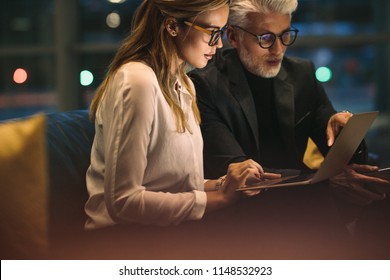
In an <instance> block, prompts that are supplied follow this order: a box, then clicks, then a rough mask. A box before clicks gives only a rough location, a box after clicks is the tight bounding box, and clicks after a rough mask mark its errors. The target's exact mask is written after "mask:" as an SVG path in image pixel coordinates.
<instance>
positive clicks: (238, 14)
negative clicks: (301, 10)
mask: <svg viewBox="0 0 390 280" xmlns="http://www.w3.org/2000/svg"><path fill="white" fill-rule="evenodd" d="M297 7H298V0H232V1H231V4H230V15H229V23H230V24H231V25H246V24H247V14H249V13H263V14H269V13H272V12H276V13H281V14H289V15H291V14H292V13H293V12H294V11H295V10H296V8H297Z"/></svg>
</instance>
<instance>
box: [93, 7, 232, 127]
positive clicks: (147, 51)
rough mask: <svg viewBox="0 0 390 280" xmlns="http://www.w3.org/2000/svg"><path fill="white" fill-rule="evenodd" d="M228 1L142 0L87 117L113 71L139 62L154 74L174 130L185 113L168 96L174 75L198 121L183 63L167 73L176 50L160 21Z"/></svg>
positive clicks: (192, 14) (181, 124)
mask: <svg viewBox="0 0 390 280" xmlns="http://www.w3.org/2000/svg"><path fill="white" fill-rule="evenodd" d="M228 3H229V0H196V1H194V0H144V1H143V2H142V3H141V4H140V6H139V7H138V9H137V10H136V12H135V14H134V17H133V22H132V30H131V34H130V36H128V37H127V38H126V39H125V40H124V42H123V44H122V45H121V47H120V48H119V50H118V51H117V53H116V55H115V57H114V59H113V61H112V62H111V64H110V66H109V69H108V73H107V76H106V77H105V79H104V80H103V82H102V83H101V84H100V86H99V87H98V89H97V92H96V95H95V96H94V98H93V100H92V103H91V107H90V117H91V118H95V116H96V111H97V109H98V107H99V104H100V102H101V100H102V98H103V96H104V93H105V92H106V88H107V86H108V84H109V83H110V81H111V78H112V77H113V75H114V74H115V73H116V71H117V70H118V69H119V68H120V67H121V66H122V65H123V64H125V63H127V62H130V61H142V62H144V63H146V64H148V65H149V66H150V67H151V68H152V69H153V70H154V72H155V73H156V76H157V79H158V82H159V85H160V87H161V91H162V93H163V95H164V97H165V99H166V101H167V102H168V104H169V106H170V107H171V109H172V111H173V113H174V115H175V117H176V126H177V131H179V132H184V131H185V130H186V129H187V121H186V118H185V115H184V113H183V111H182V109H181V107H180V106H179V104H177V103H176V102H175V99H174V98H173V97H172V90H173V85H174V82H175V81H176V79H177V77H179V79H180V80H181V81H182V82H183V84H184V86H185V87H186V89H187V90H188V91H189V92H190V94H191V95H192V96H193V102H192V108H193V112H194V115H195V118H196V119H197V120H198V122H200V114H199V110H198V107H197V105H196V99H195V94H194V92H193V90H192V89H191V86H190V83H189V80H188V79H189V78H188V76H187V74H186V73H185V69H184V68H185V65H181V66H180V67H179V68H178V69H177V73H171V69H172V66H173V65H176V64H177V60H176V59H177V57H178V53H177V49H176V46H175V44H174V43H173V40H172V37H170V36H169V34H168V32H166V30H165V26H164V21H165V19H166V18H167V17H168V16H171V17H174V18H175V19H178V20H180V19H188V18H192V17H196V16H198V15H199V14H201V13H202V12H204V11H210V10H214V9H218V8H220V7H223V6H225V5H226V4H228Z"/></svg>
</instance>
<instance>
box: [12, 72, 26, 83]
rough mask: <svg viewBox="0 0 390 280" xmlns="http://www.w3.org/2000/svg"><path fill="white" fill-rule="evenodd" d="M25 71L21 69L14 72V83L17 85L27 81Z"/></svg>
mask: <svg viewBox="0 0 390 280" xmlns="http://www.w3.org/2000/svg"><path fill="white" fill-rule="evenodd" d="M27 76H28V75H27V71H26V70H24V69H23V68H18V69H16V70H15V72H14V82H15V83H17V84H23V83H24V82H25V81H27Z"/></svg>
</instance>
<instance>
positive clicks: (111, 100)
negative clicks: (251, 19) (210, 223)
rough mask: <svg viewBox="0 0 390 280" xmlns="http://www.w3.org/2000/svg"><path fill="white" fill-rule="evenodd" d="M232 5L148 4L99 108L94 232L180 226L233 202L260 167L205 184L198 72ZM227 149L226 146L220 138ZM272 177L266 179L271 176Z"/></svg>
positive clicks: (246, 166)
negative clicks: (192, 71)
mask: <svg viewBox="0 0 390 280" xmlns="http://www.w3.org/2000/svg"><path fill="white" fill-rule="evenodd" d="M228 2H229V1H228V0H214V1H212V0H199V1H193V0H181V1H179V0H148V1H143V3H142V4H141V5H140V7H139V8H138V10H137V12H136V14H135V17H134V20H133V30H132V33H131V35H130V36H129V37H128V38H127V39H126V40H125V41H124V43H123V44H122V46H121V47H120V49H119V50H118V52H117V54H116V56H115V58H114V60H113V62H112V63H111V65H110V68H109V71H108V75H107V77H106V79H105V80H104V81H103V83H102V84H101V86H100V87H99V88H98V90H97V94H96V96H95V98H94V100H93V101H92V104H91V115H92V117H93V118H94V119H95V128H96V135H95V139H94V143H93V147H92V155H91V166H90V168H89V169H88V171H87V187H88V192H89V200H88V201H87V203H86V207H85V209H86V213H87V215H88V220H87V222H86V225H85V227H86V228H87V229H96V228H102V227H106V226H110V225H114V224H134V223H136V224H150V225H170V224H179V223H181V222H183V221H186V220H198V219H201V218H202V217H203V215H204V213H207V212H209V211H212V210H215V209H219V208H222V207H224V206H227V205H229V204H232V203H233V202H235V201H236V200H237V199H238V198H239V194H238V192H236V191H235V190H236V189H237V188H239V187H242V186H244V185H245V182H246V181H247V180H249V179H252V180H253V179H254V178H259V177H260V174H262V168H261V166H260V165H258V164H257V163H255V162H253V161H250V160H248V161H245V162H243V163H239V164H231V165H230V166H229V169H228V172H227V175H226V177H224V178H220V179H218V180H208V181H204V179H203V158H202V148H203V142H202V137H201V133H200V129H199V122H200V118H199V112H198V109H197V106H196V100H195V93H194V87H193V84H192V82H191V81H190V79H189V78H188V77H187V75H186V73H185V68H186V66H187V65H188V64H189V65H191V66H192V67H197V68H200V67H204V66H206V64H207V62H208V61H209V60H210V59H211V58H212V57H213V55H214V54H215V52H216V48H221V47H222V40H221V36H222V35H223V32H224V31H225V29H226V27H227V25H226V22H227V18H228V13H229V7H228ZM221 141H222V139H221ZM266 176H267V175H266Z"/></svg>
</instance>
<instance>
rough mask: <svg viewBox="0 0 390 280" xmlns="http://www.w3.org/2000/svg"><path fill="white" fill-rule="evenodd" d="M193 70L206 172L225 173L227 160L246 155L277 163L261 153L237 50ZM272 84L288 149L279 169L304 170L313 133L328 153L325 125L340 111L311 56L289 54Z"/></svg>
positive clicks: (223, 52) (209, 174)
mask: <svg viewBox="0 0 390 280" xmlns="http://www.w3.org/2000/svg"><path fill="white" fill-rule="evenodd" d="M189 75H190V77H191V79H192V80H193V82H194V84H195V88H196V93H197V100H198V106H199V110H200V113H201V117H202V123H201V129H202V134H203V139H204V167H205V177H206V178H215V177H218V176H221V175H223V174H225V173H226V170H227V166H228V165H229V163H231V162H238V161H242V160H244V159H247V158H252V159H254V160H255V161H257V162H259V163H260V164H261V165H262V166H263V167H266V168H267V167H268V168H275V166H267V165H266V162H267V159H265V158H262V156H261V155H260V154H259V139H258V137H259V133H258V132H259V129H260V128H259V127H258V125H257V116H256V110H255V105H254V101H253V98H252V94H251V92H250V88H249V85H248V82H247V79H246V76H245V74H244V70H243V66H242V65H241V62H240V61H239V58H238V55H237V53H236V50H235V49H231V48H230V49H224V50H221V51H218V52H217V55H216V57H214V59H213V60H212V61H211V62H210V63H209V64H208V65H207V66H206V67H205V68H204V69H197V70H193V71H192V72H190V73H189ZM273 83H274V96H275V103H276V110H277V118H278V122H279V127H280V130H281V134H282V138H283V142H284V145H285V147H286V148H287V149H286V150H288V152H287V154H286V155H285V157H283V158H281V159H278V166H277V168H283V169H284V168H286V169H287V168H289V169H303V168H305V166H304V164H303V162H302V160H303V156H304V152H305V149H306V144H307V140H308V138H309V137H311V138H312V139H313V141H314V142H315V143H316V144H317V146H318V148H319V149H320V151H321V152H322V154H324V155H325V154H326V153H327V152H328V147H327V144H326V126H327V122H328V120H329V118H330V117H331V115H333V114H334V113H335V112H336V111H335V109H334V108H333V106H332V104H331V102H330V101H329V99H328V97H327V95H326V93H325V91H324V88H323V87H322V85H321V84H320V83H319V82H317V80H316V78H315V69H314V65H313V64H312V63H311V62H310V61H308V60H304V59H298V58H288V57H285V58H284V59H283V63H282V68H281V70H280V72H279V74H278V75H277V77H275V78H273ZM264 163H265V164H264Z"/></svg>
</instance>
